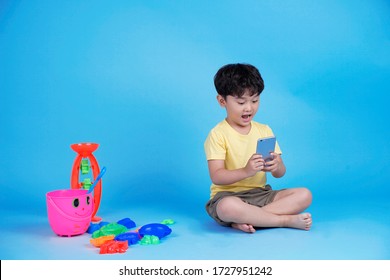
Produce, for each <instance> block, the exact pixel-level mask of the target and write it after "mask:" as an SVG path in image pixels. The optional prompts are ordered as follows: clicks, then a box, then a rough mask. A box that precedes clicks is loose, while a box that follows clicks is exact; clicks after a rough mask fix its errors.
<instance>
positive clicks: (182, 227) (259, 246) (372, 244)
mask: <svg viewBox="0 0 390 280" xmlns="http://www.w3.org/2000/svg"><path fill="white" fill-rule="evenodd" d="M328 206H331V207H328ZM191 209H192V210H189V211H187V212H186V211H185V209H184V208H183V209H182V211H178V210H177V209H175V210H172V209H171V210H170V209H161V208H159V207H158V206H155V208H150V207H148V208H147V209H145V208H142V207H137V206H135V207H132V209H131V211H130V210H129V211H125V210H118V211H114V212H110V213H105V212H104V211H103V212H101V213H100V212H99V215H100V216H102V218H103V220H105V221H108V222H116V221H118V220H120V219H122V218H125V217H128V218H131V219H132V220H133V221H135V222H136V224H137V227H139V226H142V225H144V224H148V223H153V222H161V221H162V220H164V219H168V218H169V219H173V220H174V221H175V223H174V224H173V225H171V226H170V227H171V229H172V233H171V234H170V235H168V236H167V237H165V238H164V239H162V240H161V243H160V244H158V245H139V244H137V245H132V246H130V248H129V249H128V250H127V251H126V252H125V253H123V254H111V255H103V254H99V250H98V249H97V248H95V247H93V246H92V245H91V244H90V242H89V239H90V235H89V234H87V233H86V234H83V235H80V236H75V237H59V236H56V235H55V234H54V233H53V232H52V230H51V228H50V226H49V224H48V221H47V217H46V216H45V215H34V214H31V215H29V216H26V215H23V216H22V215H17V214H15V213H12V212H5V213H3V215H4V218H3V219H2V221H1V224H2V225H1V228H2V234H3V236H7V240H6V242H5V240H3V242H2V246H1V247H2V250H1V252H0V257H1V259H2V260H6V259H8V260H51V259H56V260H68V259H69V260H73V259H83V260H84V259H85V260H121V259H134V260H151V259H160V260H179V259H180V260H202V259H203V260H212V259H220V260H234V259H241V260H246V259H248V260H250V259H251V260H253V259H267V260H345V259H349V260H388V259H390V239H389V237H390V220H389V218H388V216H389V213H390V206H389V203H387V201H386V200H385V199H383V200H379V199H378V200H376V201H371V202H370V201H369V202H367V201H366V202H365V205H364V207H361V203H360V202H359V201H354V200H352V201H349V202H345V201H330V200H325V199H324V200H322V201H319V202H317V203H314V204H313V205H312V207H311V208H310V209H309V210H310V212H311V213H312V215H313V217H314V219H313V220H314V224H313V227H312V229H311V230H310V231H302V230H295V229H260V230H258V231H257V232H256V233H254V234H246V233H242V232H239V231H236V230H234V229H231V228H224V227H220V226H218V225H217V224H215V223H214V222H213V221H212V220H211V219H210V218H209V217H208V216H207V215H206V214H205V213H204V212H203V208H202V205H199V209H201V211H196V210H195V209H196V208H191Z"/></svg>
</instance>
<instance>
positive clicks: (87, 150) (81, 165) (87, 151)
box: [70, 143, 102, 222]
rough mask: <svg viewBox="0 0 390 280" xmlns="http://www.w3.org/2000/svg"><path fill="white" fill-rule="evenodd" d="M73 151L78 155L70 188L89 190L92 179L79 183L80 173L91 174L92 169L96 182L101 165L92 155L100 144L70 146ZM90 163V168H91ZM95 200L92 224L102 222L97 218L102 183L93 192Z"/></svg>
mask: <svg viewBox="0 0 390 280" xmlns="http://www.w3.org/2000/svg"><path fill="white" fill-rule="evenodd" d="M70 147H71V148H72V150H73V151H75V152H76V153H77V157H76V159H75V161H74V164H73V168H72V175H71V182H70V186H71V188H72V189H81V188H83V189H89V187H90V186H91V181H90V179H85V180H84V182H79V178H80V172H81V173H82V174H87V173H89V167H91V169H92V175H93V178H94V180H96V178H97V176H98V174H99V173H100V169H99V165H98V163H97V160H96V158H95V156H94V155H93V154H92V153H93V152H94V151H96V149H97V148H98V147H99V144H96V143H79V144H72V145H71V146H70ZM88 160H89V162H88ZM89 163H90V166H89ZM93 192H94V194H93V198H94V208H93V212H92V222H98V221H100V220H101V218H100V217H97V216H95V215H96V212H97V210H98V209H99V205H100V198H101V195H102V181H101V180H99V182H98V183H97V184H96V186H95V188H94V190H93Z"/></svg>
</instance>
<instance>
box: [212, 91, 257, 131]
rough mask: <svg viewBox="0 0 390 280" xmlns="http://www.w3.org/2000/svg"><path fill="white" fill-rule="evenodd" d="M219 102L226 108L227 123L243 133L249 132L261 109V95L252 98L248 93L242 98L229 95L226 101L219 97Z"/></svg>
mask: <svg viewBox="0 0 390 280" xmlns="http://www.w3.org/2000/svg"><path fill="white" fill-rule="evenodd" d="M217 100H218V103H219V104H220V105H221V106H222V107H224V108H226V112H227V117H226V121H227V122H228V123H229V124H230V126H232V127H233V128H234V129H236V130H238V131H241V132H242V131H244V132H249V129H250V123H251V121H252V119H253V117H254V116H255V115H256V113H257V110H258V109H259V103H260V95H258V94H257V95H252V96H250V94H249V92H248V91H247V92H245V94H244V95H243V96H242V97H236V96H231V95H228V96H227V97H226V99H225V98H223V97H222V96H221V95H218V96H217ZM246 129H248V131H246Z"/></svg>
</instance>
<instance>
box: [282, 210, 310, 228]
mask: <svg viewBox="0 0 390 280" xmlns="http://www.w3.org/2000/svg"><path fill="white" fill-rule="evenodd" d="M287 217H288V218H287V220H286V223H285V226H286V227H291V228H297V229H304V230H310V228H311V224H312V219H311V214H310V213H302V214H298V215H291V216H287Z"/></svg>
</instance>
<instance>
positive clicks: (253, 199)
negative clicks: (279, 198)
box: [206, 185, 280, 226]
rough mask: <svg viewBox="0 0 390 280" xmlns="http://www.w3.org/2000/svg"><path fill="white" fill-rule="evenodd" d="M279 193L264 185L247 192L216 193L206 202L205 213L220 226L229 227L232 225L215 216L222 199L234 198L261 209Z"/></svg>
mask: <svg viewBox="0 0 390 280" xmlns="http://www.w3.org/2000/svg"><path fill="white" fill-rule="evenodd" d="M279 191H280V190H278V191H274V190H272V188H271V186H270V185H265V186H264V188H255V189H252V190H249V191H242V192H218V193H217V194H216V195H215V196H214V197H213V198H212V199H210V200H209V201H208V202H207V204H206V211H207V213H208V214H209V215H210V217H212V218H213V219H214V220H215V221H216V222H217V223H218V224H220V225H222V226H230V225H231V224H232V223H229V222H225V221H222V220H221V219H220V218H219V217H218V215H217V205H218V202H219V201H220V200H221V199H222V198H224V197H227V196H235V197H238V198H240V199H241V200H242V201H244V202H246V203H248V204H251V205H255V206H258V207H263V206H265V205H267V204H269V203H271V202H272V201H273V200H274V198H275V195H276V194H277V193H278V192H279Z"/></svg>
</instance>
